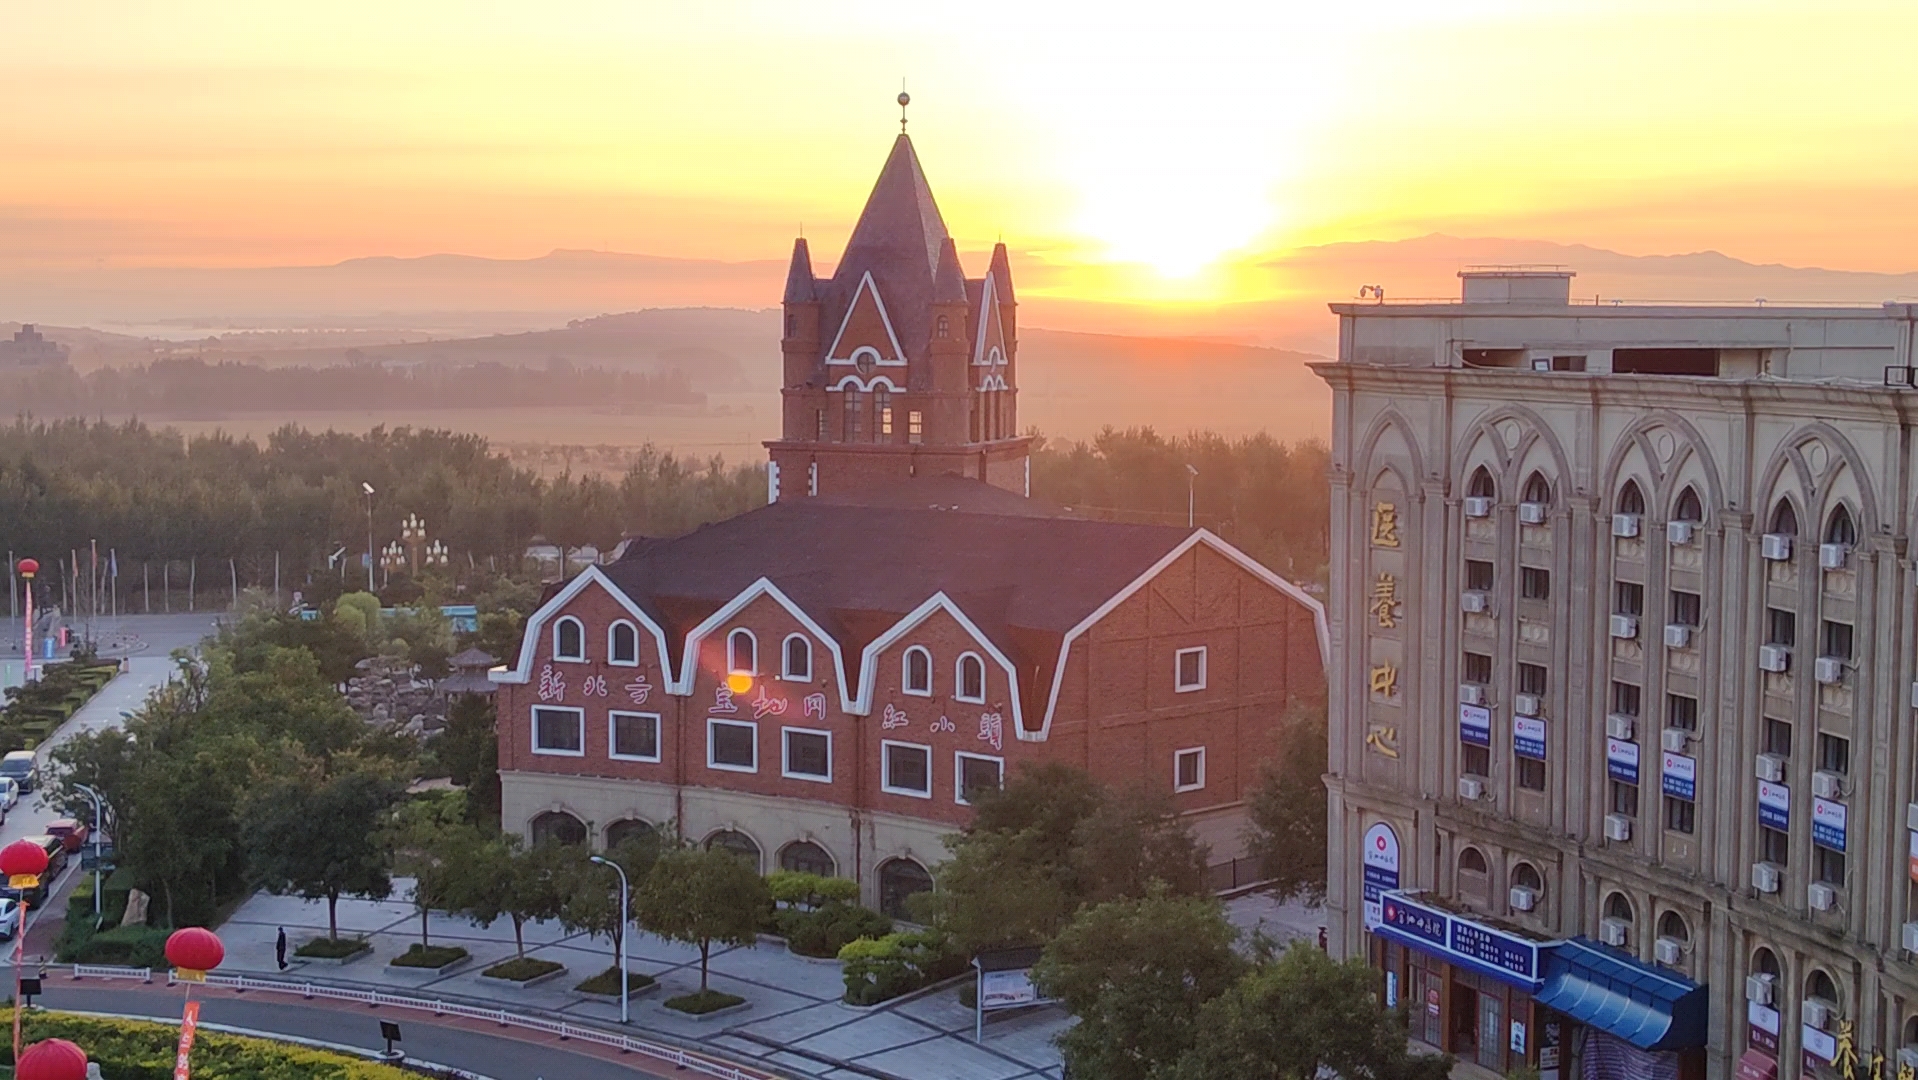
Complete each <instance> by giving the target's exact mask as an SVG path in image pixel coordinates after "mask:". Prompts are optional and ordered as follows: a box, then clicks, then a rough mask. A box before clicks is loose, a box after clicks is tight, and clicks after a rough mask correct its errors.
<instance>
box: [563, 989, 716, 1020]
mask: <svg viewBox="0 0 1918 1080" xmlns="http://www.w3.org/2000/svg"><path fill="white" fill-rule="evenodd" d="M658 992H659V983H658V982H657V981H655V982H654V983H653V984H652V985H651V986H642V987H640V988H639V989H637V990H628V991H626V1000H628V1001H638V1000H639V999H640V998H643V997H645V996H646V995H648V994H656V993H658ZM569 993H571V994H572V995H573V1000H575V1001H596V1002H598V1003H600V1004H601V1005H617V1004H619V995H618V994H589V993H587V992H586V991H584V990H573V991H569ZM747 1004H751V1002H748V1003H747ZM661 1007H662V1008H664V1006H661ZM733 1007H734V1008H738V1007H739V1006H737V1005H735V1006H733ZM666 1011H667V1012H670V1013H672V1014H673V1015H675V1016H691V1015H692V1014H691V1013H683V1012H680V1011H679V1010H677V1009H667V1010H666Z"/></svg>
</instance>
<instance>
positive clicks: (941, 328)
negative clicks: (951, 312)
mask: <svg viewBox="0 0 1918 1080" xmlns="http://www.w3.org/2000/svg"><path fill="white" fill-rule="evenodd" d="M934 325H935V326H936V327H937V328H936V329H935V330H934V331H933V333H934V334H935V335H937V336H939V337H942V338H948V337H951V336H952V320H951V319H950V318H948V317H946V316H944V315H941V316H939V321H938V322H937V323H935V324H934Z"/></svg>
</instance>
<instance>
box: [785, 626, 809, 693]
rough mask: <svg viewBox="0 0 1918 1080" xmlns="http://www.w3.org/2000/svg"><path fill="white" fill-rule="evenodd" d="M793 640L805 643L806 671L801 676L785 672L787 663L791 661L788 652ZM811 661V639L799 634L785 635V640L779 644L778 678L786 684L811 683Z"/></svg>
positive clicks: (797, 673)
mask: <svg viewBox="0 0 1918 1080" xmlns="http://www.w3.org/2000/svg"><path fill="white" fill-rule="evenodd" d="M794 638H798V639H799V640H800V641H803V642H805V643H806V670H805V672H804V673H803V674H802V673H799V672H795V671H789V670H787V668H788V666H789V664H788V662H789V661H790V660H791V654H790V650H791V648H792V643H793V639H794ZM812 659H813V657H812V639H811V638H809V637H807V636H806V635H804V634H800V633H792V634H787V635H786V640H784V641H782V642H780V643H779V677H780V678H781V679H783V680H785V681H787V682H811V681H812Z"/></svg>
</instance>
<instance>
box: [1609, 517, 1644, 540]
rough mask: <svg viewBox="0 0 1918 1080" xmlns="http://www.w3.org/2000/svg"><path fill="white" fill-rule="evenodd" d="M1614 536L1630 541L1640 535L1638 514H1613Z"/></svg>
mask: <svg viewBox="0 0 1918 1080" xmlns="http://www.w3.org/2000/svg"><path fill="white" fill-rule="evenodd" d="M1612 535H1613V536H1617V537H1622V538H1625V539H1630V538H1631V537H1634V536H1637V535H1638V515H1637V514H1613V515H1612Z"/></svg>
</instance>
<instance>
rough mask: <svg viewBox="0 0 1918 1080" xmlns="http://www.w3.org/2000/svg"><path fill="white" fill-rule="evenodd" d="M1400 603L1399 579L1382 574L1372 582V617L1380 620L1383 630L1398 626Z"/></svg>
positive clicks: (1379, 623) (1379, 624)
mask: <svg viewBox="0 0 1918 1080" xmlns="http://www.w3.org/2000/svg"><path fill="white" fill-rule="evenodd" d="M1399 604H1400V601H1399V579H1398V578H1395V577H1393V576H1392V575H1391V574H1380V575H1379V579H1378V581H1376V582H1374V583H1373V584H1372V617H1373V618H1374V619H1376V620H1378V626H1379V628H1380V629H1381V630H1392V629H1395V628H1397V626H1398V624H1399Z"/></svg>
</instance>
